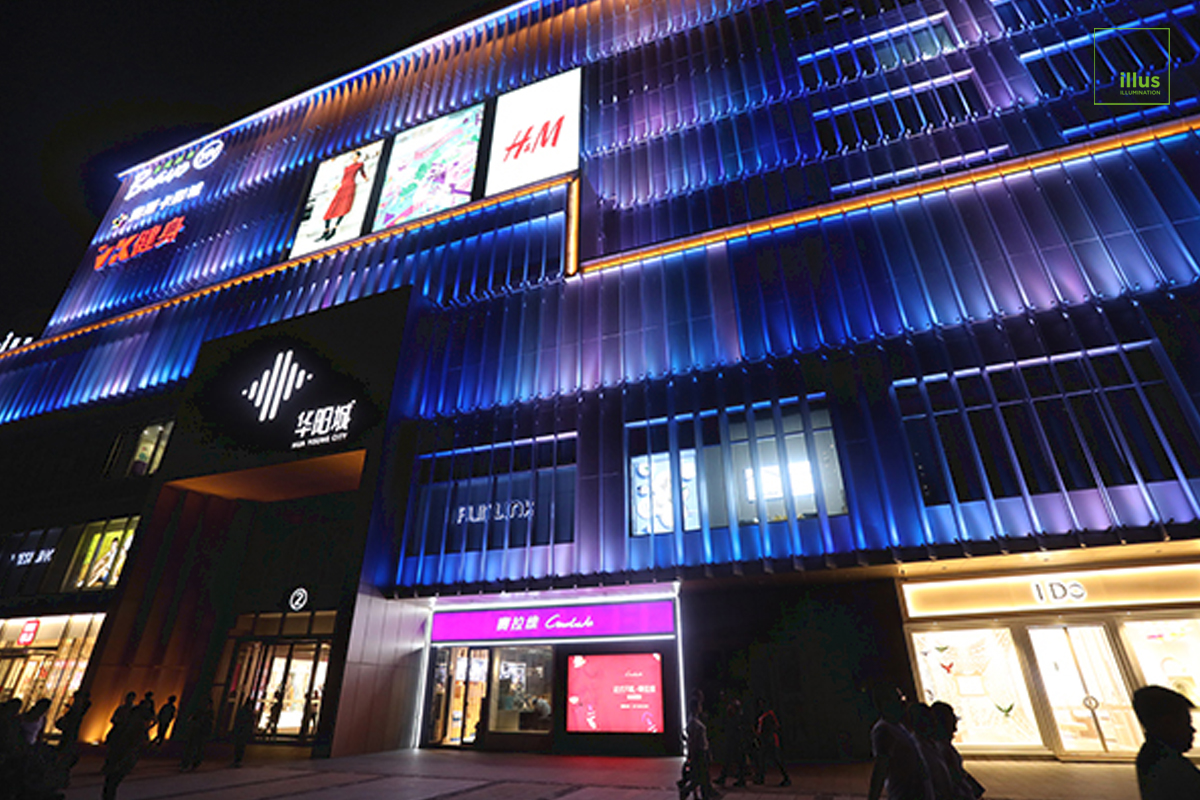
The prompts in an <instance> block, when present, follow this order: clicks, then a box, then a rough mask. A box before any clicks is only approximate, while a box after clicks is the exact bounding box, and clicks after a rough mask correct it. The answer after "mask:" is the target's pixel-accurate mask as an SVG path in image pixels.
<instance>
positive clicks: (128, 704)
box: [104, 692, 137, 744]
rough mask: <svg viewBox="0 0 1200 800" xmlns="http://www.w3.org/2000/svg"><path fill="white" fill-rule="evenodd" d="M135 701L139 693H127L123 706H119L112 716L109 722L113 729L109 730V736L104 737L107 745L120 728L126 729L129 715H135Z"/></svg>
mask: <svg viewBox="0 0 1200 800" xmlns="http://www.w3.org/2000/svg"><path fill="white" fill-rule="evenodd" d="M134 700H137V692H126V693H125V700H124V701H122V703H121V705H119V706H117V708H116V710H115V711H113V713H112V716H111V717H109V719H108V721H109V723H110V724H111V725H112V727H111V728H109V729H108V734H107V735H106V736H105V737H104V743H105V744H108V743H109V740H110V739H112V738H113V735H114V734H115V733H116V732H117V729H118V728H124V727H125V723H126V721H128V719H129V715H130V714H132V713H133V701H134Z"/></svg>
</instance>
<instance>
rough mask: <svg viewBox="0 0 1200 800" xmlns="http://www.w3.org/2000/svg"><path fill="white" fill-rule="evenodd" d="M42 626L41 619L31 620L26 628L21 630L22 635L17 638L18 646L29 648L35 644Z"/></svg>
mask: <svg viewBox="0 0 1200 800" xmlns="http://www.w3.org/2000/svg"><path fill="white" fill-rule="evenodd" d="M41 625H42V621H41V620H40V619H31V620H29V621H27V622H26V623H25V625H24V627H22V628H21V633H20V635H19V636H17V644H19V645H21V647H28V646H29V645H31V644H33V640H34V639H36V638H37V632H38V628H40V627H41Z"/></svg>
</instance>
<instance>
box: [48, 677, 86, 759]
mask: <svg viewBox="0 0 1200 800" xmlns="http://www.w3.org/2000/svg"><path fill="white" fill-rule="evenodd" d="M91 707H92V696H91V694H89V693H88V691H87V690H86V689H80V690H78V691H77V692H75V694H73V695H72V696H71V705H70V706H68V707H67V710H66V711H65V712H63V715H62V716H61V717H59V718H58V719H56V720H55V721H54V727H56V728H58V729H59V730H60V731H62V735H61V736H60V737H59V739H58V752H60V753H62V754H64V755H66V754H72V755H75V759H74V760H73V761H71V764H72V765H74V763H75V761H78V760H79V757H78V750H79V729H80V727H82V725H83V715H84V714H86V713H87V712H88V709H89V708H91Z"/></svg>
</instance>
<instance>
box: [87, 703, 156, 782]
mask: <svg viewBox="0 0 1200 800" xmlns="http://www.w3.org/2000/svg"><path fill="white" fill-rule="evenodd" d="M130 696H131V697H134V698H136V697H137V695H136V694H134V693H133V692H130ZM130 702H131V703H132V700H130ZM148 708H149V705H148V704H146V703H145V702H142V703H139V704H138V705H137V707H136V708H133V710H132V711H130V712H129V714H128V715H127V716H126V717H125V718H124V719H123V720H122V721H121V723H120V727H114V728H113V730H112V731H111V732H110V733H109V742H108V755H107V756H106V757H105V759H104V766H103V767H102V768H101V770H100V771H101V772H102V773H103V774H104V789H103V792H102V793H101V798H102V800H116V797H117V787H118V786H120V784H121V781H123V780H125V778H126V777H127V776H128V775H129V773H130V772H133V768H134V767H135V766H136V765H137V762H138V758H140V757H141V755H142V752H143V751H144V750H145V749H146V745H147V744H148V743H149V741H150V728H151V726H152V725H153V724H154V715H153V712H150V711H148Z"/></svg>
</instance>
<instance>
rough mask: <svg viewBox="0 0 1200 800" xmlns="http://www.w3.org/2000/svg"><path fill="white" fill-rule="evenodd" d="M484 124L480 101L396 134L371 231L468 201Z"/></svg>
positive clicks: (473, 182) (473, 180)
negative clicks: (472, 105)
mask: <svg viewBox="0 0 1200 800" xmlns="http://www.w3.org/2000/svg"><path fill="white" fill-rule="evenodd" d="M482 127H483V105H482V104H481V105H477V106H474V107H472V108H468V109H466V110H464V111H458V112H456V113H454V114H449V115H447V116H445V117H441V118H439V119H435V120H433V121H432V122H427V123H425V124H424V125H420V126H418V127H416V128H412V129H410V130H407V131H402V132H401V133H398V134H396V139H395V143H394V144H393V145H392V153H391V155H390V156H389V157H388V164H387V169H386V171H385V177H384V183H383V192H382V194H381V195H380V197H379V208H378V210H377V211H376V212H375V224H374V226H373V228H372V230H377V231H378V230H383V229H384V228H390V227H392V226H393V225H398V224H400V223H401V222H406V221H408V220H410V219H416V218H418V217H423V216H425V215H426V214H432V213H434V212H437V211H444V210H445V209H447V208H454V207H455V206H458V205H462V204H463V203H466V202H468V201H469V200H470V199H471V189H472V187H473V186H474V184H475V162H476V161H477V160H478V157H479V133H480V130H481V129H482Z"/></svg>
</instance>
